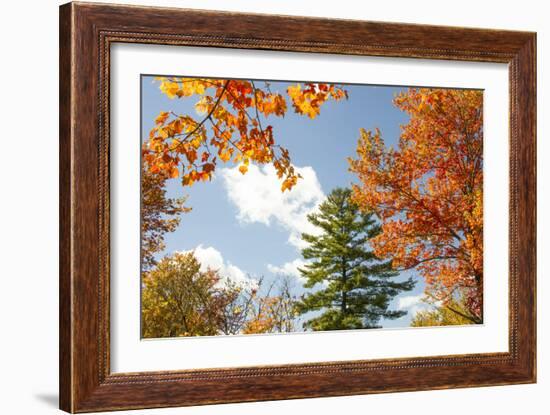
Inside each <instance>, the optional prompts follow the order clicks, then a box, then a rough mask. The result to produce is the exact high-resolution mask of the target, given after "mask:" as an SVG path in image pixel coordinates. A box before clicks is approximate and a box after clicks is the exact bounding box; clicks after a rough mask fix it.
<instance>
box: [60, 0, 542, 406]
mask: <svg viewBox="0 0 550 415" xmlns="http://www.w3.org/2000/svg"><path fill="white" fill-rule="evenodd" d="M259 34H260V35H261V37H260V35H259ZM116 42H126V43H147V44H169V45H187V46H210V47H225V48H241V49H264V50H285V51H293V52H314V53H335V54H354V55H369V56H387V57H409V58H426V59H449V60H465V61H483V62H503V63H508V64H509V67H510V131H511V135H510V144H511V145H510V148H511V151H510V166H511V171H510V277H509V278H510V335H509V339H510V341H509V344H510V351H509V352H508V353H492V354H477V355H464V356H438V357H427V358H411V359H387V360H371V361H348V362H334V363H308V364H296V365H283V366H266V367H247V368H230V369H208V370H206V369H205V370H188V371H173V372H147V373H128V374H121V373H110V369H109V367H110V358H109V347H110V346H109V157H108V156H109V140H110V137H109V69H110V68H109V66H110V65H109V59H110V45H111V44H112V43H116ZM535 62H536V36H535V34H534V33H526V32H512V31H496V30H486V29H465V28H453V27H438V26H425V25H408V24H394V23H376V22H362V21H350V20H330V19H317V18H301V17H289V16H267V15H252V14H238V13H222V12H210V11H208V12H207V11H196V10H183V9H165V8H150V7H133V6H113V5H103V4H86V3H70V4H66V5H63V6H61V9H60V171H61V173H60V192H61V194H60V407H61V409H63V410H65V411H67V412H90V411H101V410H116V409H131V408H150V407H166V406H182V405H200V404H207V403H221V402H242V401H259V400H270V399H293V398H304V397H314V396H340V395H353V394H360V393H381V392H394V391H409V390H425V389H441V388H451V387H471V386H481V385H502V384H512V383H529V382H534V381H535V373H536V365H535V361H536V357H535V354H536V350H535V342H536V333H535V328H536V324H535V282H536V281H535V258H536V257H535V253H536V233H535V229H536V226H535V225H536V213H535V206H536V194H535V189H536V183H535V180H536V171H535V166H536V162H535V151H536V144H535V135H536V116H535V114H536V108H535V102H536V85H535V82H536V73H535V67H536V66H535ZM230 364H231V362H228V365H230Z"/></svg>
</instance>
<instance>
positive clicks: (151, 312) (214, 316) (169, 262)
mask: <svg viewBox="0 0 550 415" xmlns="http://www.w3.org/2000/svg"><path fill="white" fill-rule="evenodd" d="M262 284H263V282H262V280H261V279H260V280H259V281H257V284H246V283H243V282H236V281H234V280H231V279H230V278H227V277H224V276H223V275H221V274H220V272H219V270H216V269H211V268H208V269H207V270H206V271H201V264H200V262H199V261H198V260H197V258H196V257H195V256H194V254H193V252H187V253H179V252H176V253H174V254H172V255H167V256H165V257H164V258H162V259H161V260H160V261H159V262H158V263H157V264H156V265H155V266H153V267H152V268H151V269H150V270H149V271H148V272H146V273H144V274H143V279H142V314H141V315H142V336H143V337H145V338H160V337H185V336H213V335H218V334H254V333H275V332H290V331H293V328H294V319H295V317H296V314H295V311H294V303H295V296H294V295H293V294H292V293H291V289H290V285H289V284H288V283H287V282H285V280H283V281H279V282H278V283H277V285H276V284H275V283H273V284H272V285H271V286H270V287H269V288H268V289H267V291H266V292H265V293H264V294H262Z"/></svg>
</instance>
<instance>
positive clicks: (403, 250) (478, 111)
mask: <svg viewBox="0 0 550 415" xmlns="http://www.w3.org/2000/svg"><path fill="white" fill-rule="evenodd" d="M482 102H483V95H482V92H481V91H476V90H451V89H427V88H422V89H414V88H413V89H409V90H408V91H406V92H403V93H401V94H399V95H398V96H397V97H396V98H395V100H394V103H395V105H396V106H397V107H398V108H400V109H401V110H403V111H405V112H406V113H407V114H408V115H409V116H410V121H409V123H408V124H406V125H404V126H402V131H401V135H400V138H399V143H398V146H397V148H391V147H390V148H388V147H387V146H386V145H385V144H384V140H383V138H382V136H381V133H380V131H379V130H375V131H365V130H362V131H361V133H360V138H359V142H358V147H357V157H356V158H355V159H350V169H351V171H352V172H354V173H355V174H356V175H357V178H358V179H359V184H357V185H356V186H354V189H353V190H354V192H353V199H354V201H355V202H356V203H357V204H359V205H360V206H361V207H363V208H364V209H368V210H371V209H372V210H374V211H375V212H376V213H377V214H378V216H379V218H380V220H381V223H382V232H381V233H380V234H379V235H378V236H376V237H375V238H373V240H372V241H371V243H372V246H373V247H374V250H375V253H376V255H378V256H379V257H383V258H390V257H391V258H392V265H393V267H394V268H395V269H397V270H406V269H412V268H414V269H416V270H417V271H418V272H419V273H420V274H421V275H422V276H423V277H424V279H425V281H426V284H427V289H426V293H427V294H428V296H429V297H431V298H432V299H433V300H436V301H439V302H442V304H443V305H445V304H450V303H451V302H452V301H454V299H456V298H458V297H461V298H462V297H463V298H464V307H465V309H466V311H467V317H468V318H469V319H470V320H471V321H472V322H476V323H479V322H481V321H482V302H483V174H482V173H483V111H482Z"/></svg>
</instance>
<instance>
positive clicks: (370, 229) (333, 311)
mask: <svg viewBox="0 0 550 415" xmlns="http://www.w3.org/2000/svg"><path fill="white" fill-rule="evenodd" d="M308 220H309V222H311V223H312V224H313V225H315V226H316V227H317V228H318V229H319V230H320V231H321V234H320V235H319V236H317V235H310V234H302V238H303V239H304V240H305V241H306V242H308V244H309V246H308V247H307V248H305V249H304V250H303V251H302V255H303V257H304V258H305V259H309V260H313V261H312V262H310V263H309V264H307V265H305V266H304V267H303V268H301V269H300V272H301V274H302V275H303V277H304V278H306V280H307V282H306V283H305V284H304V287H306V288H314V287H315V286H317V287H319V289H318V290H315V291H313V292H311V293H308V294H305V295H304V296H303V297H302V300H301V302H300V303H299V304H298V311H299V312H300V313H301V314H305V313H308V312H311V311H322V314H320V315H319V316H317V317H314V318H312V319H310V320H308V321H307V322H306V323H305V324H304V326H305V327H307V328H310V329H312V330H338V329H359V328H375V327H377V323H378V322H379V320H380V319H381V318H387V319H395V318H399V317H401V316H403V315H404V314H405V313H406V312H404V311H390V310H388V306H389V302H390V301H391V299H392V298H394V297H395V296H396V295H398V294H399V293H400V292H402V291H410V290H412V288H413V287H414V285H415V282H414V281H413V280H412V279H410V278H409V279H408V280H406V281H403V282H396V281H393V278H394V277H396V276H398V275H399V274H398V273H396V272H394V271H392V269H391V261H386V262H382V261H380V260H379V259H378V258H377V257H376V256H375V255H374V253H373V252H372V251H371V250H370V247H369V243H368V241H369V239H371V238H373V237H374V236H376V235H378V234H379V233H380V226H379V225H378V224H377V223H376V221H375V220H374V218H373V214H372V213H363V212H361V211H360V210H359V207H358V206H357V205H356V204H354V203H353V202H352V201H351V190H349V189H342V188H337V189H335V190H333V191H332V193H331V194H330V195H329V196H328V198H327V200H326V201H325V202H323V203H322V204H321V205H320V206H319V213H313V214H310V215H308Z"/></svg>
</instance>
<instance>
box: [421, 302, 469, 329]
mask: <svg viewBox="0 0 550 415" xmlns="http://www.w3.org/2000/svg"><path fill="white" fill-rule="evenodd" d="M464 324H476V320H475V316H472V315H471V314H470V312H469V311H468V307H467V306H466V305H465V304H464V300H463V299H462V298H460V299H451V300H450V301H448V302H447V303H446V304H444V305H442V306H441V307H438V308H437V309H435V310H426V311H419V312H418V313H416V314H415V315H414V317H413V319H412V321H411V326H412V327H428V326H454V325H464Z"/></svg>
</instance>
